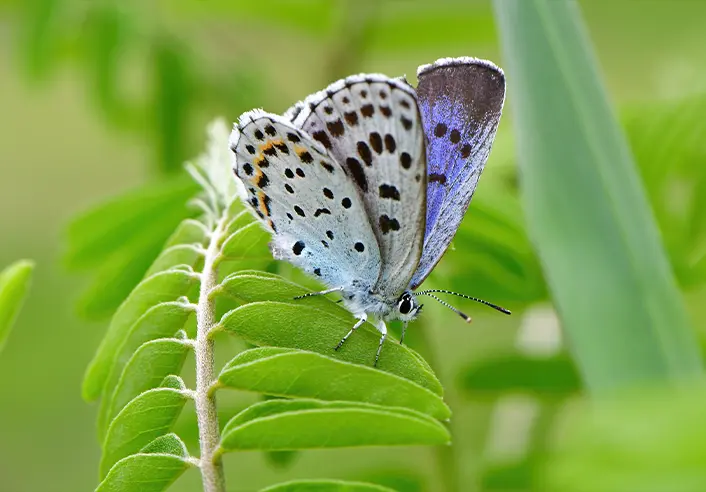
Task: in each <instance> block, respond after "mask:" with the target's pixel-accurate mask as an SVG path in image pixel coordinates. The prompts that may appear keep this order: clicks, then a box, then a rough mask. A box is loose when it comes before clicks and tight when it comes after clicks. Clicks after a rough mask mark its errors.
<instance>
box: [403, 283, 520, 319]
mask: <svg viewBox="0 0 706 492" xmlns="http://www.w3.org/2000/svg"><path fill="white" fill-rule="evenodd" d="M432 292H438V293H441V294H451V295H454V296H458V297H463V298H464V299H470V300H471V301H476V302H479V303H481V304H485V305H486V306H489V307H492V308H493V309H495V310H496V311H500V312H501V313H505V314H512V313H511V312H510V310H509V309H505V308H504V307H501V306H498V305H497V304H493V303H492V302H488V301H484V300H483V299H478V298H477V297H471V296H467V295H465V294H459V293H458V292H451V291H450V290H443V289H429V290H423V291H421V292H415V294H417V295H423V296H430V297H434V296H431V295H430V294H431V293H432ZM434 298H435V299H437V300H438V301H439V302H443V301H441V300H440V299H438V298H437V297H434Z"/></svg>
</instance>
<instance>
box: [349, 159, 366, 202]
mask: <svg viewBox="0 0 706 492" xmlns="http://www.w3.org/2000/svg"><path fill="white" fill-rule="evenodd" d="M346 165H347V166H348V169H349V170H350V172H351V174H352V175H353V179H354V180H355V184H357V185H358V188H360V189H361V190H362V191H363V192H366V191H368V179H367V178H366V177H365V171H363V166H362V165H361V164H360V161H358V159H356V158H354V157H349V158H347V159H346ZM349 201H350V200H349Z"/></svg>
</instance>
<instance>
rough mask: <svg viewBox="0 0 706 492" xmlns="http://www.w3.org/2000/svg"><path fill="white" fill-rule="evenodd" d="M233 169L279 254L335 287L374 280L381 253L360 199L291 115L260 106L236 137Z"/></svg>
mask: <svg viewBox="0 0 706 492" xmlns="http://www.w3.org/2000/svg"><path fill="white" fill-rule="evenodd" d="M231 149H232V150H233V152H234V154H235V166H234V171H235V174H236V175H237V176H238V178H240V179H241V180H242V182H243V184H244V185H245V189H246V190H247V202H248V204H249V205H250V206H251V207H252V209H253V210H254V212H255V214H256V215H257V216H258V218H259V219H260V220H261V221H262V223H263V224H264V225H265V227H266V228H267V229H268V230H269V231H270V232H271V233H272V235H273V238H274V239H273V242H272V244H271V247H272V251H273V254H274V256H275V258H277V259H283V260H286V261H289V262H290V263H292V264H294V265H296V266H297V267H299V268H301V269H303V270H304V271H306V272H307V273H309V274H311V275H316V276H318V277H320V278H321V280H322V281H323V282H324V283H326V284H328V285H329V286H330V287H345V286H350V285H351V283H352V282H353V281H354V280H358V281H362V282H364V285H369V286H372V285H374V284H375V281H376V280H377V278H378V276H379V272H380V264H381V262H380V253H379V250H378V246H377V242H376V240H375V236H374V234H373V231H372V229H371V227H370V224H369V223H368V219H367V216H366V214H365V209H364V205H363V202H362V200H361V199H360V197H359V196H358V193H357V191H356V190H355V188H354V185H353V183H352V182H351V181H350V180H349V179H348V177H347V176H346V174H345V172H344V170H343V168H341V166H340V165H339V164H338V162H336V160H335V159H334V158H332V157H331V156H330V155H329V153H328V152H327V151H326V149H325V148H324V147H323V146H322V145H321V144H319V143H318V142H315V141H314V140H312V139H311V137H310V136H309V135H307V134H306V133H304V132H302V131H301V130H299V129H298V128H296V127H294V126H293V125H292V124H291V123H290V122H289V121H287V120H286V119H285V118H283V117H280V116H277V115H273V114H268V113H265V112H263V111H259V110H255V111H250V112H248V113H245V114H244V115H243V116H241V117H240V121H239V123H238V126H237V128H236V129H234V130H233V133H232V135H231Z"/></svg>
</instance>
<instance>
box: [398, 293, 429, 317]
mask: <svg viewBox="0 0 706 492" xmlns="http://www.w3.org/2000/svg"><path fill="white" fill-rule="evenodd" d="M422 306H423V304H419V303H418V302H417V297H416V296H415V295H414V292H412V291H405V292H404V293H403V294H402V295H401V296H400V298H399V299H397V305H396V310H397V313H396V314H397V318H398V319H400V320H402V321H405V322H409V321H412V320H414V319H416V318H417V316H419V313H421V312H422Z"/></svg>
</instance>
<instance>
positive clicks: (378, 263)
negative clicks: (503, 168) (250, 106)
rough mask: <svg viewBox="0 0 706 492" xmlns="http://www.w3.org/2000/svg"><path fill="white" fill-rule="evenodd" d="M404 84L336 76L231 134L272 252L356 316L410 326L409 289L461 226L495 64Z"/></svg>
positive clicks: (493, 89) (496, 90) (451, 67)
mask: <svg viewBox="0 0 706 492" xmlns="http://www.w3.org/2000/svg"><path fill="white" fill-rule="evenodd" d="M418 79H419V84H418V86H417V88H416V89H415V88H413V87H412V86H410V85H409V84H408V83H407V82H406V80H404V79H403V78H397V79H392V78H388V77H386V76H384V75H379V74H361V75H355V76H350V77H347V78H345V79H342V80H339V81H337V82H334V83H333V84H331V85H330V86H328V87H327V88H326V89H324V90H323V91H320V92H318V93H315V94H312V95H311V96H309V97H307V98H306V99H305V100H304V101H302V102H299V103H297V104H295V105H294V106H293V107H292V108H291V109H290V110H289V111H287V112H286V113H285V114H284V115H283V116H279V115H275V114H270V113H266V112H264V111H261V110H253V111H249V112H247V113H245V114H243V115H242V116H241V117H240V120H239V123H238V125H237V126H236V127H235V129H234V130H233V133H232V135H231V142H230V145H231V149H232V151H233V153H234V156H235V158H234V172H235V174H236V176H237V177H238V178H239V179H240V180H241V181H242V182H243V184H244V186H245V190H246V196H245V197H244V200H245V201H246V202H247V203H248V204H249V205H250V206H251V207H252V209H253V211H254V213H255V214H256V215H257V216H258V218H259V219H260V220H261V221H262V223H263V224H264V225H265V227H266V228H267V230H268V231H270V232H271V233H272V236H273V241H272V243H271V245H270V246H271V250H272V252H273V255H274V257H275V258H277V259H282V260H286V261H288V262H290V263H292V264H294V265H296V266H297V267H299V268H301V269H303V270H304V271H306V272H307V273H309V274H311V275H314V276H316V277H317V278H319V279H320V280H321V281H322V282H323V283H324V284H326V285H327V286H329V287H330V288H329V289H327V290H324V291H322V292H315V293H311V294H307V295H306V296H302V297H307V296H311V295H325V294H329V293H332V292H340V293H341V295H342V300H343V303H344V305H345V306H346V308H347V309H348V310H349V311H350V312H351V313H353V314H354V315H355V316H356V317H357V319H358V321H357V322H356V323H355V325H354V326H353V327H352V328H351V330H350V331H349V332H348V334H346V336H345V337H343V339H342V340H341V341H340V343H339V344H338V345H337V346H336V347H335V349H336V350H338V349H340V348H341V347H342V346H343V344H344V343H345V341H346V340H347V339H348V337H349V336H350V335H351V334H352V333H353V332H354V331H355V330H356V329H357V328H359V327H360V326H361V325H362V324H363V323H365V321H366V320H367V319H368V316H372V317H374V319H375V326H376V327H377V329H378V330H379V331H380V333H381V337H380V344H379V346H378V350H377V353H376V355H375V365H377V363H378V360H379V357H380V351H381V349H382V345H383V342H384V341H385V338H386V336H387V326H386V321H390V320H394V319H400V320H402V321H403V330H402V337H401V339H400V343H402V342H403V340H404V333H405V329H406V327H407V323H409V322H410V321H412V320H414V319H415V318H416V317H417V316H418V315H419V313H420V312H421V309H422V305H421V304H419V303H418V301H417V296H420V295H425V296H429V297H433V298H434V299H436V300H437V301H439V302H441V303H442V304H443V305H445V306H446V307H448V308H450V309H452V310H453V311H454V312H456V313H457V314H459V315H460V316H461V317H462V318H464V319H465V320H466V321H470V318H469V317H468V316H467V315H465V314H464V313H462V312H461V311H459V310H458V309H456V308H454V307H452V306H450V305H449V304H447V303H446V302H444V301H443V300H441V299H439V298H438V297H436V296H435V295H434V293H439V292H443V293H448V294H454V295H458V296H461V297H465V298H467V299H472V300H474V301H478V302H481V303H483V304H486V305H488V306H490V307H493V308H495V309H497V310H499V311H502V312H505V313H507V314H509V311H507V310H505V309H504V308H501V307H499V306H496V305H494V304H491V303H489V302H486V301H482V300H480V299H476V298H472V297H469V296H464V295H462V294H456V293H454V292H448V291H442V290H424V291H417V292H415V289H417V287H419V286H420V285H421V284H422V282H423V281H424V279H425V278H426V277H427V276H428V275H429V273H430V272H431V271H432V270H433V269H434V267H435V266H436V264H437V263H438V262H439V260H440V259H441V257H442V256H443V254H444V253H445V251H446V249H447V248H448V246H449V244H450V243H451V240H452V239H453V237H454V235H455V234H456V231H457V229H458V227H459V225H460V223H461V220H462V219H463V216H464V214H465V212H466V210H467V208H468V205H469V203H470V201H471V198H472V196H473V192H474V191H475V188H476V185H477V184H478V179H479V178H480V175H481V172H482V171H483V167H484V166H485V162H486V160H487V158H488V154H489V153H490V148H491V145H492V143H493V140H494V138H495V133H496V130H497V126H498V122H499V120H500V115H501V112H502V107H503V102H504V99H505V77H504V74H503V72H502V70H501V69H500V68H498V67H497V66H495V65H494V64H493V63H491V62H488V61H484V60H478V59H475V58H453V59H451V58H444V59H440V60H438V61H436V62H435V63H433V64H430V65H423V66H421V67H420V68H419V71H418Z"/></svg>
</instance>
